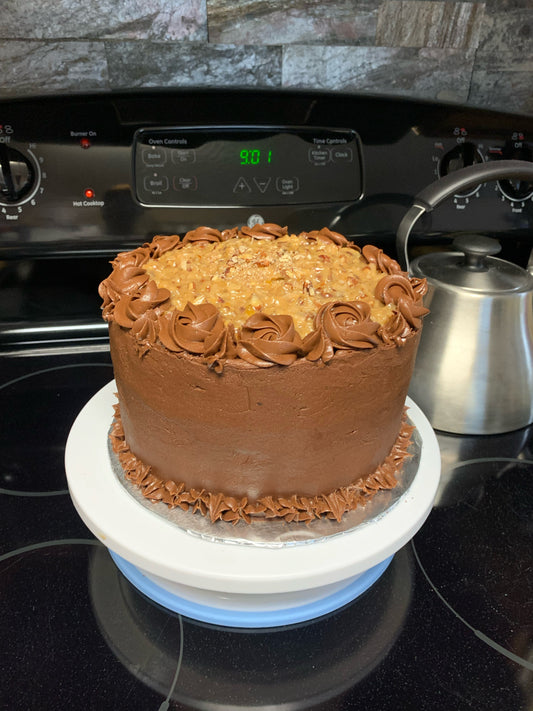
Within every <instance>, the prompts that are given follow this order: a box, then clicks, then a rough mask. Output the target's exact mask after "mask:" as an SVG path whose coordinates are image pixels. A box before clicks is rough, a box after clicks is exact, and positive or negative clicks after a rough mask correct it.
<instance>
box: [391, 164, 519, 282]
mask: <svg viewBox="0 0 533 711" xmlns="http://www.w3.org/2000/svg"><path fill="white" fill-rule="evenodd" d="M511 178H516V179H519V180H527V181H529V182H533V163H530V162H529V161H525V160H499V161H490V162H488V163H477V164H476V165H471V166H468V167H467V168H461V170H456V171H454V172H453V173H449V174H448V175H445V176H444V177H443V178H440V179H439V180H436V181H435V182H434V183H431V184H430V185H428V186H427V187H425V188H424V189H423V190H421V191H420V192H419V193H418V194H417V195H415V197H414V199H413V204H412V206H411V207H410V208H409V210H408V211H407V212H406V214H405V215H404V217H403V219H402V221H401V222H400V225H399V227H398V231H397V233H396V251H397V253H398V261H399V262H400V264H401V266H402V269H405V270H406V271H409V256H408V253H407V240H408V238H409V235H410V233H411V230H412V229H413V227H414V225H415V223H416V221H417V220H418V219H419V218H420V217H421V216H422V215H423V214H424V212H431V210H433V208H435V207H437V205H439V204H440V203H441V202H442V201H443V200H445V199H446V198H447V197H450V195H454V194H455V193H458V192H460V191H461V190H464V189H466V188H469V187H472V186H474V185H477V184H478V183H480V182H485V181H486V180H502V179H511Z"/></svg>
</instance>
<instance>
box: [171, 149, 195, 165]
mask: <svg viewBox="0 0 533 711" xmlns="http://www.w3.org/2000/svg"><path fill="white" fill-rule="evenodd" d="M172 162H173V163H178V165H183V163H196V151H195V150H194V149H193V148H173V149H172Z"/></svg>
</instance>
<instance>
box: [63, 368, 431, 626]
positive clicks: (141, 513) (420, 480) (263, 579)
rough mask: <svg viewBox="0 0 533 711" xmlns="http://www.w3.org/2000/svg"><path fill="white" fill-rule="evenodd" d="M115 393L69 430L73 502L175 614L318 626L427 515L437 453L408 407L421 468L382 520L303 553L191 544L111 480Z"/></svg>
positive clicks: (97, 400) (129, 573)
mask: <svg viewBox="0 0 533 711" xmlns="http://www.w3.org/2000/svg"><path fill="white" fill-rule="evenodd" d="M115 392H116V386H115V383H114V381H111V382H110V383H108V384H107V385H106V386H104V387H103V388H102V389H101V390H100V391H99V392H97V393H96V395H94V396H93V397H92V398H91V399H90V400H89V402H88V403H87V404H86V405H85V407H84V408H83V409H82V411H81V412H80V413H79V415H78V417H77V418H76V420H75V422H74V424H73V426H72V428H71V431H70V434H69V437H68V440H67V445H66V451H65V467H66V473H67V481H68V486H69V490H70V495H71V497H72V501H73V503H74V506H75V507H76V509H77V511H78V513H79V515H80V516H81V518H82V519H83V521H84V522H85V524H86V525H87V526H88V527H89V529H90V530H91V531H92V532H93V534H94V535H95V536H96V537H97V538H98V539H99V540H100V541H102V543H103V544H104V545H105V546H106V547H107V548H108V549H109V551H110V553H111V555H112V557H113V559H114V560H115V563H116V564H117V566H118V567H119V569H120V570H121V571H122V572H123V573H124V575H125V576H126V577H127V578H128V579H129V580H130V582H132V584H133V585H135V586H136V587H137V588H139V589H140V590H141V591H142V592H143V593H145V594H146V595H147V596H148V597H150V598H151V599H153V600H155V601H156V602H158V603H159V604H161V605H163V606H165V607H167V608H169V609H171V610H173V611H175V612H180V613H183V614H185V615H187V616H189V617H192V618H194V619H198V620H202V621H205V622H211V623H215V624H220V625H226V626H231V627H244V628H251V627H273V626H279V625H286V624H293V623H296V622H301V621H304V620H308V619H313V618H315V617H319V616H321V615H324V614H326V613H328V612H330V611H332V610H335V609H338V608H339V607H341V606H342V605H344V604H346V603H348V602H350V601H351V600H353V599H354V598H355V597H357V596H358V595H360V594H361V593H362V592H363V591H364V590H366V589H367V588H368V587H370V586H371V585H372V584H373V583H374V582H375V581H376V580H377V579H378V578H379V576H380V575H381V574H382V573H383V572H384V570H385V569H386V568H387V566H388V564H389V563H390V560H391V559H392V556H393V555H394V553H395V552H396V551H398V550H399V549H400V548H401V547H402V546H403V545H404V544H405V543H406V542H407V541H408V540H410V538H411V537H412V536H413V535H414V534H415V533H416V532H417V531H418V530H419V528H420V527H421V526H422V524H423V523H424V521H425V519H426V518H427V516H428V514H429V512H430V510H431V507H432V504H433V500H434V498H435V495H436V492H437V487H438V483H439V477H440V452H439V447H438V443H437V439H436V436H435V433H434V432H433V429H432V428H431V426H430V424H429V422H428V421H427V419H426V417H425V416H424V415H423V413H422V412H421V410H420V409H419V408H418V407H417V405H415V403H414V402H413V401H412V400H410V399H409V398H408V399H407V402H406V405H407V406H408V407H409V418H410V420H411V422H412V423H413V424H414V425H415V427H416V429H417V432H418V435H419V437H420V440H421V443H422V444H421V451H420V462H419V467H418V471H417V473H416V475H415V477H414V479H413V481H412V483H411V485H410V486H409V488H408V489H407V491H406V492H405V493H404V494H403V495H402V496H401V497H400V498H399V500H398V501H397V502H396V503H394V505H392V506H391V507H390V508H389V509H388V510H386V511H385V513H383V514H382V515H381V516H379V517H377V518H376V519H373V520H371V521H368V522H365V523H363V524H361V525H359V526H356V527H355V528H353V529H350V530H348V531H346V532H344V533H342V534H339V535H334V536H330V537H327V538H320V539H318V540H316V541H312V542H308V543H305V544H299V545H285V546H283V545H282V546H279V547H268V546H255V545H240V544H239V543H235V542H234V541H230V540H228V541H227V542H225V541H221V540H220V539H218V540H209V539H206V538H203V537H200V536H196V535H192V534H191V533H188V532H187V531H185V530H183V529H182V528H180V527H178V526H176V525H175V524H174V523H172V522H171V521H168V520H166V519H165V518H163V517H161V516H159V515H157V514H156V513H154V512H153V511H151V510H150V509H149V508H147V507H145V506H142V505H140V504H139V502H138V501H137V500H136V499H135V498H134V497H132V495H131V494H130V493H129V492H128V491H127V490H126V489H125V488H124V486H123V485H122V484H121V483H120V482H119V481H118V479H117V477H116V476H115V474H114V472H113V468H112V463H111V459H110V455H109V449H108V433H109V428H110V424H111V420H112V417H113V408H112V406H113V403H114V402H115V395H114V393H115ZM243 525H244V524H243ZM252 525H253V524H252ZM287 525H289V524H287ZM298 525H305V524H298Z"/></svg>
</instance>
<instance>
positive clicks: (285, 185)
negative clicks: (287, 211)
mask: <svg viewBox="0 0 533 711" xmlns="http://www.w3.org/2000/svg"><path fill="white" fill-rule="evenodd" d="M299 189H300V182H299V180H298V178H276V190H277V191H278V193H281V194H282V195H294V193H295V192H297V191H298V190H299Z"/></svg>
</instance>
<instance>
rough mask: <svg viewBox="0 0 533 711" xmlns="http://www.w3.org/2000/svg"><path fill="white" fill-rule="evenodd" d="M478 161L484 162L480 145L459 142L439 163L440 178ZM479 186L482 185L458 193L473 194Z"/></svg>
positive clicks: (460, 194) (464, 195)
mask: <svg viewBox="0 0 533 711" xmlns="http://www.w3.org/2000/svg"><path fill="white" fill-rule="evenodd" d="M476 163H483V156H482V155H481V153H480V151H479V149H478V147H477V146H476V145H475V144H474V143H470V142H469V141H465V142H464V143H458V144H457V145H456V146H455V147H454V148H452V150H451V151H448V153H446V154H445V155H444V156H443V157H442V159H441V161H440V163H439V178H443V177H444V176H445V175H448V174H449V173H454V172H455V171H456V170H461V168H467V167H468V166H470V165H476ZM479 188H480V185H476V186H475V187H474V188H473V189H472V188H469V189H468V190H466V191H463V192H459V193H457V195H458V196H461V197H466V196H467V195H473V194H474V193H476V192H477V191H478V190H479Z"/></svg>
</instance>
